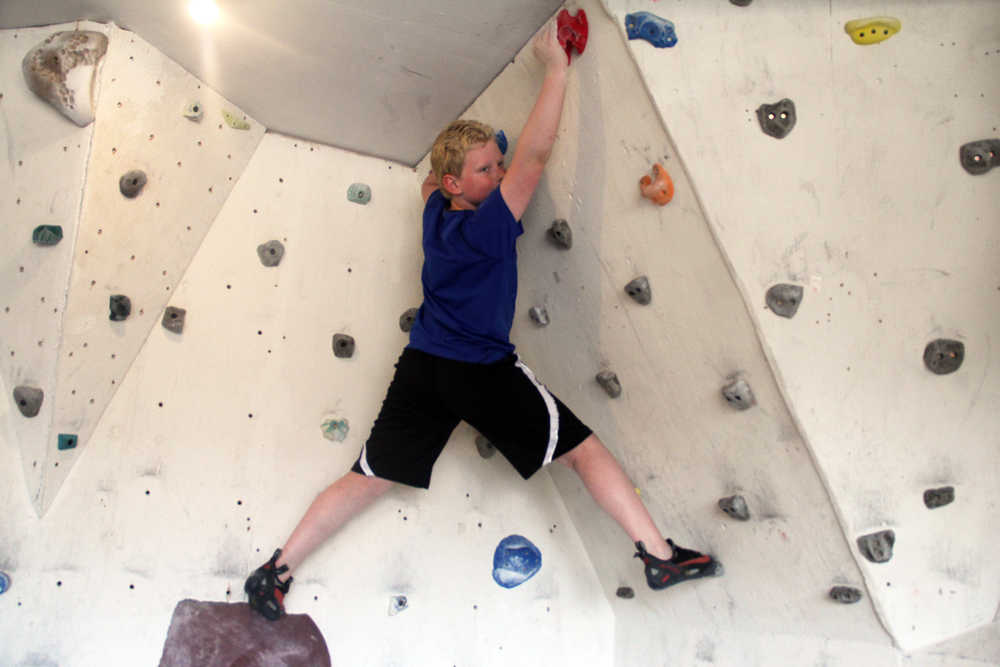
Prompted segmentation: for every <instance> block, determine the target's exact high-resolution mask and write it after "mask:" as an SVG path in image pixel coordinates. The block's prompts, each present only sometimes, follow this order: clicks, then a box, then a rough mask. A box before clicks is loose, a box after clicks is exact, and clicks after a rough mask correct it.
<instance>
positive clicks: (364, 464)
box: [360, 443, 375, 477]
mask: <svg viewBox="0 0 1000 667" xmlns="http://www.w3.org/2000/svg"><path fill="white" fill-rule="evenodd" d="M360 462H361V469H362V470H363V471H364V473H365V476H366V477H374V476H375V472H374V471H373V470H372V468H371V466H370V465H368V443H365V444H364V446H362V447H361V459H360Z"/></svg>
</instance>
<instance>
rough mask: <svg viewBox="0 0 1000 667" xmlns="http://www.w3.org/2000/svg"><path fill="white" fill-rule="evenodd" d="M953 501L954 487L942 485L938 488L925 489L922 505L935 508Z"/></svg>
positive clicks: (930, 508)
mask: <svg viewBox="0 0 1000 667" xmlns="http://www.w3.org/2000/svg"><path fill="white" fill-rule="evenodd" d="M953 502H955V487H953V486H944V487H941V488H940V489H927V490H926V491H924V505H926V506H927V509H929V510H932V509H937V508H938V507H944V506H945V505H950V504H951V503H953Z"/></svg>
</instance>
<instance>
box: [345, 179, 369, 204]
mask: <svg viewBox="0 0 1000 667" xmlns="http://www.w3.org/2000/svg"><path fill="white" fill-rule="evenodd" d="M347 199H348V201H352V202H354V203H355V204H367V203H368V202H370V201H371V200H372V189H371V188H370V187H368V186H367V185H365V184H364V183H351V187H349V188H347Z"/></svg>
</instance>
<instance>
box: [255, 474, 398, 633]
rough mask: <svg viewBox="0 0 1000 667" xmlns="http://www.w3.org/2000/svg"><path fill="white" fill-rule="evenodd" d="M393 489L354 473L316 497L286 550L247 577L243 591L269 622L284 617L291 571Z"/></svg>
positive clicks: (383, 483) (279, 550)
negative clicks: (363, 510)
mask: <svg viewBox="0 0 1000 667" xmlns="http://www.w3.org/2000/svg"><path fill="white" fill-rule="evenodd" d="M390 486H392V482H389V481H386V480H384V479H379V478H377V477H365V476H364V475H361V474H358V473H356V472H353V471H351V472H348V473H347V474H346V475H344V476H343V477H341V478H340V479H339V480H337V481H336V482H334V483H333V484H331V485H330V486H329V487H327V488H326V490H325V491H323V492H322V493H321V494H319V495H318V496H316V500H314V501H313V503H312V505H310V506H309V509H308V510H306V513H305V515H304V516H303V517H302V519H301V520H300V521H299V525H298V526H296V528H295V530H294V531H293V532H292V536H291V537H290V538H288V543H287V544H285V546H284V548H282V549H277V550H276V551H275V552H274V555H273V556H271V558H270V560H268V561H267V562H266V563H264V564H263V565H261V566H260V567H258V568H257V569H256V570H254V571H253V572H252V573H251V574H250V576H249V577H248V578H247V580H246V583H245V584H244V585H243V590H244V591H245V592H246V594H247V596H248V598H249V601H250V607H251V608H252V609H254V610H255V611H257V612H259V613H260V614H261V615H263V616H264V618H266V619H268V620H269V621H276V620H278V619H279V618H281V617H282V616H284V615H285V605H284V600H285V595H286V594H287V593H288V588H289V586H290V585H291V583H292V576H291V575H290V574H289V571H290V570H292V569H294V568H296V567H298V566H299V565H300V564H301V563H302V561H303V560H305V559H306V557H307V556H308V555H309V554H311V553H312V552H313V551H315V550H316V548H317V547H318V546H319V545H321V544H322V543H323V542H325V541H326V540H327V538H329V537H330V536H331V535H332V534H333V533H334V532H336V531H337V529H338V528H340V527H341V526H343V525H344V524H345V523H347V521H348V520H349V519H350V518H351V517H353V516H354V515H355V514H357V513H358V512H360V511H361V510H362V509H364V508H365V507H367V506H368V505H369V504H371V502H372V501H373V500H375V499H376V498H378V497H379V496H380V495H382V494H383V493H385V491H387V490H388V489H389V487H390Z"/></svg>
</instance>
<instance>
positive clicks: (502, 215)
mask: <svg viewBox="0 0 1000 667" xmlns="http://www.w3.org/2000/svg"><path fill="white" fill-rule="evenodd" d="M450 205H451V203H450V202H449V201H448V200H447V199H445V198H444V196H443V195H442V194H441V192H440V191H439V190H435V191H434V192H433V193H432V194H431V196H430V197H428V198H427V204H426V205H425V206H424V240H423V245H424V268H423V273H422V274H421V279H422V281H423V286H424V303H423V305H422V306H420V311H419V312H418V313H417V319H416V322H414V324H413V328H412V329H411V330H410V345H409V347H411V348H414V349H417V350H422V351H423V352H427V353H429V354H433V355H436V356H439V357H446V358H448V359H455V360H458V361H469V362H473V363H479V364H488V363H492V362H494V361H499V360H501V359H503V358H504V357H507V356H509V355H511V354H512V353H513V352H514V346H513V345H512V344H511V342H510V327H511V325H512V324H513V323H514V303H515V301H517V249H516V247H515V242H516V240H517V237H518V236H520V235H521V234H523V233H524V227H523V226H522V225H521V223H520V222H519V221H517V220H515V219H514V214H512V213H511V212H510V209H509V208H507V203H506V202H505V201H504V200H503V197H502V196H500V188H497V189H496V190H494V191H493V192H492V193H490V195H489V196H488V197H487V198H486V199H485V200H484V201H483V202H482V203H481V204H480V205H479V207H478V208H476V210H474V211H451V210H448V207H449V206H450Z"/></svg>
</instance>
